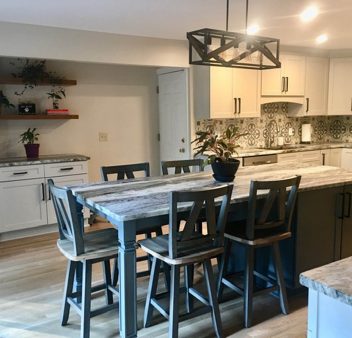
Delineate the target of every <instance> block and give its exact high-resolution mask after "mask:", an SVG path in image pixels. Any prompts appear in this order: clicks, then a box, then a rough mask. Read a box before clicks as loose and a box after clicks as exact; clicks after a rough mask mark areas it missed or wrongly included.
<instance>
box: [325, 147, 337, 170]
mask: <svg viewBox="0 0 352 338" xmlns="http://www.w3.org/2000/svg"><path fill="white" fill-rule="evenodd" d="M321 154H322V157H323V165H329V166H331V167H340V166H341V155H342V149H341V148H336V149H323V150H322V151H321Z"/></svg>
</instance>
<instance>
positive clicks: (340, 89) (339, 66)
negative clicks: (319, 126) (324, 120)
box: [328, 58, 352, 115]
mask: <svg viewBox="0 0 352 338" xmlns="http://www.w3.org/2000/svg"><path fill="white" fill-rule="evenodd" d="M351 114H352V58H336V59H331V60H330V73H329V98H328V115H351Z"/></svg>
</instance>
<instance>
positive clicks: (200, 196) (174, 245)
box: [168, 184, 233, 259]
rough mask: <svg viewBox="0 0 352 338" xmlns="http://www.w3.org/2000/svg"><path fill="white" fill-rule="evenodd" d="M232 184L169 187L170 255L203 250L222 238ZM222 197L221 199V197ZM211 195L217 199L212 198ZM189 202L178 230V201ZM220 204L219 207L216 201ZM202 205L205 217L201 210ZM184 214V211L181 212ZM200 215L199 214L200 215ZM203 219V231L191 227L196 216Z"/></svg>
mask: <svg viewBox="0 0 352 338" xmlns="http://www.w3.org/2000/svg"><path fill="white" fill-rule="evenodd" d="M232 189H233V185H232V184H229V185H223V186H220V187H216V188H210V189H202V190H197V191H172V192H170V193H169V208H170V209H169V210H170V211H169V229H170V230H169V242H168V251H169V257H170V258H172V259H173V258H177V257H180V256H182V255H186V254H192V253H197V252H200V251H203V250H207V249H211V248H215V247H219V246H222V245H223V242H224V230H225V224H226V220H227V214H228V210H229V205H230V200H231V194H232ZM221 198H222V199H221ZM215 199H221V202H220V201H219V200H217V201H215ZM189 202H192V206H191V210H190V212H189V213H188V217H182V218H183V219H185V220H186V223H185V225H184V227H183V229H182V231H180V230H179V217H178V205H179V203H182V204H183V205H184V204H185V203H187V204H188V206H189ZM219 204H220V208H217V207H216V205H219ZM203 207H204V208H205V218H204V217H203V215H201V213H202V212H203V211H204V209H203ZM182 216H184V215H182ZM200 216H202V217H201V218H200ZM199 219H201V220H202V221H203V220H204V221H206V223H207V234H206V235H203V234H202V233H200V232H196V231H195V225H196V222H197V220H199Z"/></svg>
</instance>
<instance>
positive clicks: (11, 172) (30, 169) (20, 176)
mask: <svg viewBox="0 0 352 338" xmlns="http://www.w3.org/2000/svg"><path fill="white" fill-rule="evenodd" d="M43 176H44V168H43V165H26V166H15V167H4V168H0V182H5V181H6V182H8V181H19V180H27V179H34V178H43Z"/></svg>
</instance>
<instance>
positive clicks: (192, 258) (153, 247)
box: [139, 185, 233, 337]
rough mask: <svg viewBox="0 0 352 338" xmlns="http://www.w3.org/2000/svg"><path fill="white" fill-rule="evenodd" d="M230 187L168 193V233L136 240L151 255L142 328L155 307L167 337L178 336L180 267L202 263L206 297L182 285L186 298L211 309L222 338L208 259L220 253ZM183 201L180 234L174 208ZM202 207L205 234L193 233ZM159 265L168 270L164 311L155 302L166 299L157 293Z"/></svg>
mask: <svg viewBox="0 0 352 338" xmlns="http://www.w3.org/2000/svg"><path fill="white" fill-rule="evenodd" d="M232 188H233V186H232V185H225V186H220V187H216V188H209V189H204V190H198V191H174V192H170V193H169V210H170V211H169V234H168V235H163V236H157V237H154V238H148V239H145V240H142V241H139V245H140V246H141V247H142V248H143V250H145V251H146V252H147V253H148V254H149V255H151V256H153V261H152V272H151V276H150V281H149V287H148V294H147V299H146V305H145V312H144V326H145V327H148V326H150V324H151V319H152V314H153V309H154V308H155V309H157V310H158V311H159V312H160V313H161V314H162V315H163V316H164V317H165V318H166V319H168V320H169V337H177V336H178V318H179V313H178V312H179V309H178V305H179V288H180V267H182V266H189V265H193V264H195V263H202V265H203V268H204V274H205V277H206V278H205V280H206V285H207V291H208V298H206V297H205V296H204V295H202V294H201V293H200V291H198V290H196V289H195V288H194V287H193V285H190V284H188V285H187V286H186V291H187V295H188V296H192V297H195V298H197V299H198V300H199V301H201V302H202V303H204V304H205V305H207V306H209V307H210V308H211V311H212V319H213V324H214V326H215V332H216V336H217V337H222V327H221V318H220V312H219V305H218V302H217V298H216V289H215V281H214V276H213V271H212V265H211V259H212V258H215V257H217V256H219V255H220V254H222V253H223V251H224V248H223V241H224V235H223V234H224V227H225V223H226V218H227V213H228V209H229V204H230V200H231V193H232ZM220 197H222V202H221V207H220V211H219V212H218V215H217V212H216V208H215V202H214V200H215V198H220ZM185 202H188V205H189V204H190V203H191V205H190V212H185V213H184V214H183V217H185V218H186V220H187V221H186V224H185V226H184V228H183V230H182V231H180V230H179V223H178V213H177V207H178V204H179V203H182V204H183V205H184V203H185ZM203 206H205V211H206V212H205V217H206V221H207V234H206V235H203V234H201V233H199V232H196V231H194V226H195V222H196V220H197V219H198V217H199V216H200V213H201V211H202V208H203ZM185 214H187V215H188V217H186V215H185ZM161 262H163V263H164V264H167V265H168V266H170V267H171V287H170V306H169V310H166V309H164V308H163V307H162V305H161V304H160V303H159V302H158V299H160V298H161V297H162V296H163V295H164V296H167V293H164V294H157V287H158V280H159V278H158V276H159V272H160V264H161ZM191 282H192V281H191ZM188 311H189V309H188Z"/></svg>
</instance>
